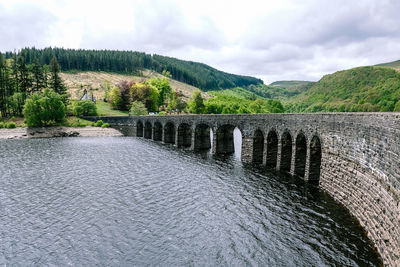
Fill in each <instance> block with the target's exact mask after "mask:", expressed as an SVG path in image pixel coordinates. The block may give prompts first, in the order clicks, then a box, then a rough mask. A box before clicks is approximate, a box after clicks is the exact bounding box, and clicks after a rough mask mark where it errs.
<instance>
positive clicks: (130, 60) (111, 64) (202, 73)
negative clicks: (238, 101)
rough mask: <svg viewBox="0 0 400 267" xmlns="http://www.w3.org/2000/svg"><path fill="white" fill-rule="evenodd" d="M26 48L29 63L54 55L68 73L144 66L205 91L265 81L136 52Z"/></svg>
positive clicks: (128, 71)
mask: <svg viewBox="0 0 400 267" xmlns="http://www.w3.org/2000/svg"><path fill="white" fill-rule="evenodd" d="M24 51H25V53H26V63H27V64H32V63H33V61H34V59H35V58H37V59H38V60H39V63H40V64H41V65H44V64H46V65H48V64H49V63H50V60H51V59H52V58H53V56H56V57H57V59H58V62H59V63H60V65H61V69H62V70H63V71H67V72H68V71H78V72H79V71H103V72H113V73H120V74H137V75H138V74H139V75H140V73H141V71H142V70H143V69H150V70H153V71H156V72H158V73H162V72H165V71H167V72H169V73H170V75H171V77H172V78H173V79H175V80H177V81H180V82H184V83H186V84H189V85H192V86H195V87H198V88H200V89H202V90H205V91H207V90H219V89H225V88H232V87H236V86H248V85H251V84H262V83H263V81H262V80H260V79H257V78H254V77H249V76H241V75H234V74H229V73H226V72H223V71H219V70H217V69H214V68H212V67H210V66H208V65H206V64H202V63H197V62H191V61H185V60H180V59H176V58H172V57H165V56H160V55H149V54H146V53H141V52H134V51H116V50H83V49H64V48H51V47H50V48H44V49H35V48H25V49H24ZM19 54H20V53H19ZM5 57H6V58H13V57H15V55H14V53H13V52H6V53H5Z"/></svg>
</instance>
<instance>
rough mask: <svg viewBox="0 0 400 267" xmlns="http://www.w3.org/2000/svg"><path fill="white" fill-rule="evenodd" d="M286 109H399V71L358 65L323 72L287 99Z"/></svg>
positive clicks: (308, 110)
mask: <svg viewBox="0 0 400 267" xmlns="http://www.w3.org/2000/svg"><path fill="white" fill-rule="evenodd" d="M286 108H287V111H289V112H325V111H329V112H333V111H337V112H341V111H351V112H355V111H360V112H361V111H364V112H370V111H400V73H399V72H397V71H395V70H393V69H390V68H384V67H358V68H353V69H349V70H343V71H338V72H335V73H333V74H329V75H325V76H324V77H323V78H322V79H321V80H319V81H318V82H317V83H315V84H314V85H313V86H312V87H311V88H310V89H308V90H307V91H305V92H303V93H301V94H299V95H297V96H295V97H293V98H291V99H290V100H288V101H287V107H286Z"/></svg>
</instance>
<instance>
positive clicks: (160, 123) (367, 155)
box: [89, 113, 400, 266]
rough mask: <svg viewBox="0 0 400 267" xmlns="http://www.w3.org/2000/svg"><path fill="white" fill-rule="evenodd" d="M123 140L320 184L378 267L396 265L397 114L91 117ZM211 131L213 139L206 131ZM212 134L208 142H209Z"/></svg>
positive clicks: (399, 215) (399, 239)
mask: <svg viewBox="0 0 400 267" xmlns="http://www.w3.org/2000/svg"><path fill="white" fill-rule="evenodd" d="M89 119H91V120H98V119H101V120H103V121H104V122H108V123H110V124H111V125H112V127H114V128H117V129H119V130H121V131H122V132H123V133H124V134H125V135H129V136H138V137H144V138H147V139H152V140H154V141H159V142H163V143H170V144H174V145H176V146H177V147H183V148H187V149H193V150H204V149H210V148H211V149H212V152H213V153H216V154H229V153H233V152H234V143H233V130H234V129H235V128H238V129H239V130H240V132H241V134H242V150H241V151H242V152H241V153H242V157H241V158H242V161H244V162H252V163H254V164H258V165H261V166H265V168H270V169H276V170H279V171H283V172H287V173H290V174H292V175H296V176H298V177H300V178H302V179H305V180H306V181H309V182H310V183H314V184H317V185H319V186H320V187H321V188H322V189H323V190H325V191H327V192H328V193H329V194H330V195H331V196H332V197H334V198H335V199H336V200H337V201H339V202H340V203H342V204H343V205H344V206H345V207H346V208H347V209H348V210H349V211H350V213H351V214H352V215H353V216H354V217H355V218H357V220H358V222H359V223H360V224H361V226H362V227H363V228H364V229H365V230H366V232H367V234H368V236H369V238H370V239H371V240H372V242H373V243H374V245H375V246H376V248H377V250H378V252H379V254H380V255H381V257H382V259H383V262H384V264H385V265H388V266H400V113H324V114H251V115H250V114H244V115H176V116H129V117H128V116H126V117H96V118H94V117H92V118H89ZM211 132H212V134H210V133H211ZM210 136H212V140H210V139H211V138H210Z"/></svg>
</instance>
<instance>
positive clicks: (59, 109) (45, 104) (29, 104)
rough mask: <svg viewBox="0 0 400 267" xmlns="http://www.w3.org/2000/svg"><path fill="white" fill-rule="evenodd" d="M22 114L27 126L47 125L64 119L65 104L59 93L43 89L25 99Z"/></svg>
mask: <svg viewBox="0 0 400 267" xmlns="http://www.w3.org/2000/svg"><path fill="white" fill-rule="evenodd" d="M23 114H24V117H25V123H26V124H28V126H48V125H52V124H55V123H59V122H62V121H63V120H64V118H65V106H64V103H63V102H62V98H61V96H60V95H59V94H57V93H55V92H54V91H53V90H51V89H45V90H44V92H43V93H40V92H37V93H34V94H33V95H32V96H31V97H29V98H28V99H27V100H26V102H25V105H24V109H23Z"/></svg>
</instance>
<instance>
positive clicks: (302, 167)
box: [294, 132, 307, 178]
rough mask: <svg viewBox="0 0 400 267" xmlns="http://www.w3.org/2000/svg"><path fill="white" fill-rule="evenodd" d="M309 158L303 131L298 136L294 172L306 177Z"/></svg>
mask: <svg viewBox="0 0 400 267" xmlns="http://www.w3.org/2000/svg"><path fill="white" fill-rule="evenodd" d="M306 160H307V140H306V137H305V135H304V133H303V132H300V133H299V134H298V135H297V137H296V153H295V159H294V174H295V175H297V176H299V177H302V178H304V175H305V171H306Z"/></svg>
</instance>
